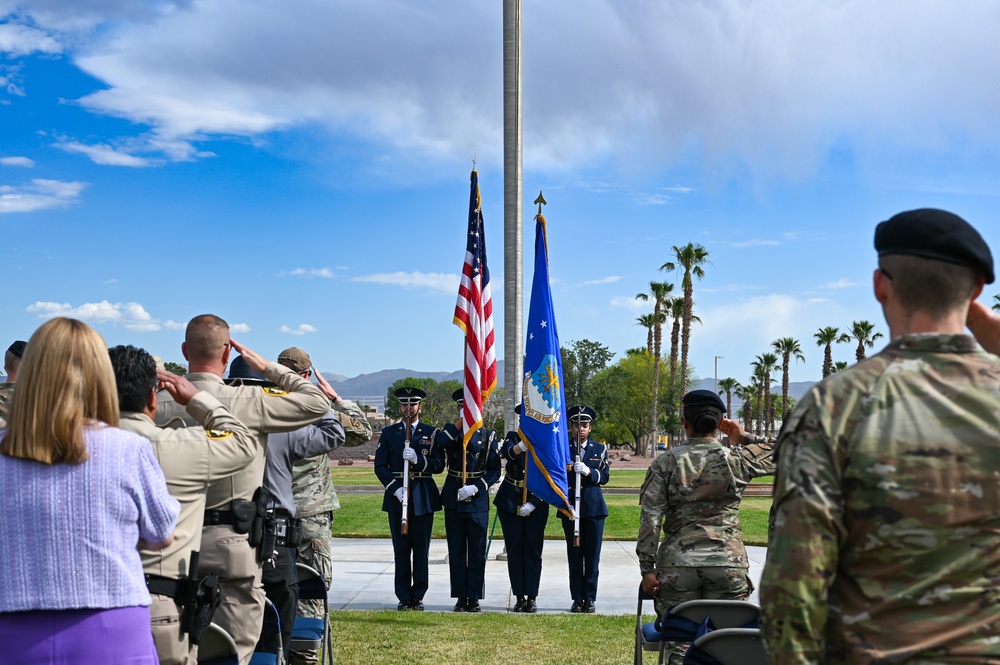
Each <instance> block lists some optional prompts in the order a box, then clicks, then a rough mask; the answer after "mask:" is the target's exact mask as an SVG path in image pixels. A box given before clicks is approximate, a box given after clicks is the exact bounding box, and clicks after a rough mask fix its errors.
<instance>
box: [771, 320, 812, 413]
mask: <svg viewBox="0 0 1000 665" xmlns="http://www.w3.org/2000/svg"><path fill="white" fill-rule="evenodd" d="M771 346H772V347H773V348H774V350H775V351H777V352H778V353H779V354H780V355H781V413H782V414H786V413H788V365H789V363H790V362H791V360H792V358H793V357H794V358H795V359H796V360H801V361H802V362H805V360H806V357H805V356H804V355H802V347H801V346H800V345H799V340H797V339H794V338H792V337H781V338H779V339H776V340H774V341H773V342H771ZM782 418H784V415H782Z"/></svg>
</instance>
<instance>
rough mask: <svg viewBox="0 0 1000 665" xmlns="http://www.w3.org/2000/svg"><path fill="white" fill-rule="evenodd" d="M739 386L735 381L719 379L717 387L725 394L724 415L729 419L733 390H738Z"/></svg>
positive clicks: (731, 409)
mask: <svg viewBox="0 0 1000 665" xmlns="http://www.w3.org/2000/svg"><path fill="white" fill-rule="evenodd" d="M739 385H740V384H739V382H737V381H736V379H732V378H725V379H719V387H720V388H722V390H724V391H725V392H726V415H727V416H728V417H730V418H732V417H733V390H734V389H736V388H738V387H739Z"/></svg>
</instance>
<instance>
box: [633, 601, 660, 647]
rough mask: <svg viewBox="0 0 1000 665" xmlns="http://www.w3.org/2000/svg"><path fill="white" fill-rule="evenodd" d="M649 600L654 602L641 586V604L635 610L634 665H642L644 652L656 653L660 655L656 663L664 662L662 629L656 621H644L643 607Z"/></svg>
mask: <svg viewBox="0 0 1000 665" xmlns="http://www.w3.org/2000/svg"><path fill="white" fill-rule="evenodd" d="M647 600H649V601H652V600H653V597H652V596H650V595H649V594H647V593H646V592H645V591H643V590H642V585H641V584H640V585H639V603H638V605H637V606H636V609H635V655H634V659H633V663H634V665H642V661H643V652H645V651H650V652H652V651H656V652H657V653H658V656H657V659H656V662H657V664H659V663H662V662H663V640H662V639H661V637H660V628H659V626H658V625H657V622H656V621H655V620H654V621H643V605H644V604H645V602H646V601H647ZM654 619H655V610H654Z"/></svg>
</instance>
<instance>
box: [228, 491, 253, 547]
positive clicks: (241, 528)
mask: <svg viewBox="0 0 1000 665" xmlns="http://www.w3.org/2000/svg"><path fill="white" fill-rule="evenodd" d="M229 513H230V515H231V516H232V518H233V531H235V532H236V533H250V531H251V530H252V529H253V520H254V517H256V516H257V506H256V505H255V504H254V503H253V502H251V501H243V500H242V499H233V500H232V501H230V502H229ZM250 544H251V545H253V543H250Z"/></svg>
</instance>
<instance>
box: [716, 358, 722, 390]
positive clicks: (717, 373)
mask: <svg viewBox="0 0 1000 665" xmlns="http://www.w3.org/2000/svg"><path fill="white" fill-rule="evenodd" d="M722 357H723V356H715V394H716V395H718V394H719V358H722Z"/></svg>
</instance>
